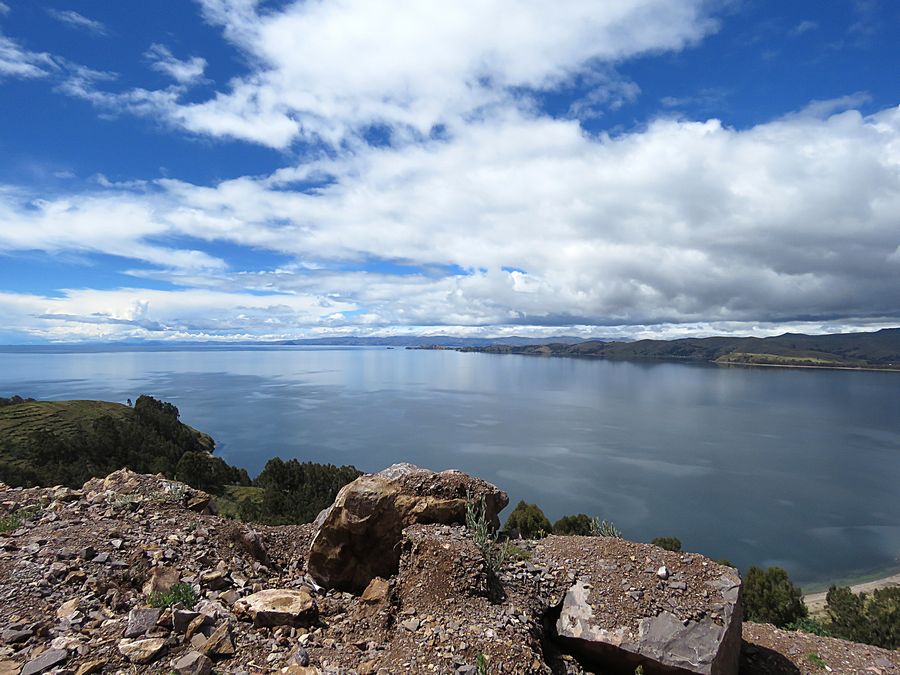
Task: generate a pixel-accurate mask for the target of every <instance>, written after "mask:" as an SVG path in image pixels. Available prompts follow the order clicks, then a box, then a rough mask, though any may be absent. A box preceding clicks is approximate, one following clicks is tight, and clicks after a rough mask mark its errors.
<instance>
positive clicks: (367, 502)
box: [308, 464, 509, 593]
mask: <svg viewBox="0 0 900 675" xmlns="http://www.w3.org/2000/svg"><path fill="white" fill-rule="evenodd" d="M467 495H471V496H472V497H473V498H475V499H480V498H481V497H484V502H485V513H486V516H487V517H488V518H489V519H490V520H491V521H492V522H493V523H494V526H495V527H499V524H500V521H499V518H498V514H499V512H500V511H501V510H502V509H503V508H504V507H505V506H506V505H507V504H508V503H509V498H508V497H507V495H506V493H505V492H503V491H502V490H500V489H499V488H498V487H496V486H495V485H492V484H490V483H488V482H486V481H483V480H481V479H479V478H473V477H472V476H468V475H466V474H464V473H462V472H460V471H442V472H440V473H435V472H434V471H429V470H428V469H421V468H419V467H417V466H414V465H412V464H395V465H393V466H391V467H388V468H387V469H385V470H384V471H382V472H380V473H377V474H373V475H368V476H361V477H360V478H357V479H356V480H355V481H353V482H352V483H350V484H348V485H345V486H344V487H343V488H342V489H341V491H340V492H339V493H338V495H337V498H336V499H335V501H334V504H333V505H332V506H331V507H329V508H328V509H327V510H326V511H323V512H322V513H321V514H320V515H319V517H318V518H317V519H316V525H317V529H316V533H315V535H314V537H313V542H312V546H311V548H310V553H309V561H308V569H309V573H310V574H311V575H312V577H313V578H314V579H315V580H316V581H317V582H318V583H319V584H321V585H322V586H325V587H326V588H339V589H341V590H348V591H352V592H355V593H360V592H362V591H363V589H365V588H366V586H367V585H368V584H369V582H370V581H371V580H372V579H374V578H375V577H383V578H388V577H390V576H391V575H393V574H395V573H396V572H397V567H398V564H399V561H400V551H399V549H398V544H399V543H400V540H401V537H402V532H403V528H405V527H408V526H410V525H414V524H433V523H439V524H452V523H464V522H465V514H466V499H467Z"/></svg>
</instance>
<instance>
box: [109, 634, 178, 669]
mask: <svg viewBox="0 0 900 675" xmlns="http://www.w3.org/2000/svg"><path fill="white" fill-rule="evenodd" d="M165 646H166V640H165V638H148V639H146V640H129V639H127V638H125V639H123V640H119V645H118V647H119V653H120V654H121V655H122V656H124V657H125V658H126V659H128V660H129V661H130V662H131V663H136V664H139V665H145V664H147V663H152V662H153V661H154V660H156V658H157V657H158V656H159V655H160V654H161V653H162V650H163V648H164V647H165Z"/></svg>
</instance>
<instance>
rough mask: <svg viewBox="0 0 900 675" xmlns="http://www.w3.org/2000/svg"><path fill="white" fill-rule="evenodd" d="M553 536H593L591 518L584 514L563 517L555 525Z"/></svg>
mask: <svg viewBox="0 0 900 675" xmlns="http://www.w3.org/2000/svg"><path fill="white" fill-rule="evenodd" d="M553 534H564V535H573V534H574V535H581V536H585V537H589V536H590V535H591V517H590V516H588V515H585V514H583V513H579V514H578V515H576V516H563V517H562V518H560V519H559V520H557V521H556V522H555V523H553Z"/></svg>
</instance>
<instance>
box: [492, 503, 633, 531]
mask: <svg viewBox="0 0 900 675" xmlns="http://www.w3.org/2000/svg"><path fill="white" fill-rule="evenodd" d="M505 529H506V531H507V532H510V533H513V532H514V533H517V534H518V535H519V536H520V537H523V538H524V539H542V538H543V537H546V536H547V535H548V534H560V535H580V536H585V537H597V536H599V537H618V538H621V536H622V533H621V532H619V530H617V529H616V527H615V526H614V525H613V524H612V523H610V522H607V521H605V520H603V521H601V520H600V519H599V518H591V517H590V516H588V515H586V514H584V513H579V514H577V515H574V516H563V517H562V518H560V519H559V520H557V521H556V522H555V523H553V524H552V525H551V524H550V521H549V520H548V519H547V516H545V515H544V512H543V511H542V510H541V508H540V507H539V506H538V505H537V504H528V503H526V502H525V501H520V502H519V503H518V504H516V508H514V509H513V511H512V513H510V514H509V518H507V519H506V526H505Z"/></svg>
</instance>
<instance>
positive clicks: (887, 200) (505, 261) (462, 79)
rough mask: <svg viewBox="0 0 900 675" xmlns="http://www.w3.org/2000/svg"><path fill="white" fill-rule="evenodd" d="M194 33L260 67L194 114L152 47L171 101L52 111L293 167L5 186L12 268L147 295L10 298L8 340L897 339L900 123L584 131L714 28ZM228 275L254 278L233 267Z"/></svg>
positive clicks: (229, 27) (370, 16)
mask: <svg viewBox="0 0 900 675" xmlns="http://www.w3.org/2000/svg"><path fill="white" fill-rule="evenodd" d="M202 7H203V16H204V18H205V19H206V21H208V22H210V23H211V24H213V25H215V26H217V27H219V28H220V29H221V30H222V32H223V35H224V37H225V39H226V40H227V41H228V42H229V43H230V44H231V45H233V46H234V47H236V48H237V49H239V50H240V53H241V54H242V56H243V58H245V59H246V61H247V63H248V72H247V73H245V74H241V75H238V76H235V77H233V78H232V79H231V80H230V81H229V82H228V83H227V84H226V85H225V86H219V87H218V88H217V89H216V91H215V93H214V94H213V95H212V96H211V97H207V98H206V99H202V98H200V99H195V100H194V102H185V100H184V98H183V97H184V93H185V91H186V90H187V87H188V86H189V85H191V84H193V83H195V82H197V81H199V80H201V79H202V78H203V77H204V76H205V72H206V66H207V62H206V60H205V59H204V58H203V57H199V56H193V57H191V58H189V59H187V60H180V59H178V58H176V57H175V56H173V54H172V52H171V51H170V50H169V49H168V48H167V47H165V46H163V45H161V44H153V45H152V46H151V47H150V49H149V51H147V52H146V58H147V59H148V60H149V61H150V63H151V66H152V67H153V68H155V69H157V70H159V71H160V72H163V73H165V74H167V75H169V76H171V77H172V78H173V79H174V80H175V84H174V85H172V86H171V87H169V88H167V89H163V90H151V89H120V90H116V89H113V88H111V85H112V84H114V82H115V80H113V79H112V75H111V74H107V73H99V72H96V71H90V70H88V69H79V68H77V67H75V66H73V65H72V64H68V65H67V66H66V69H65V70H66V73H65V74H64V75H62V76H61V77H63V79H64V81H63V83H62V84H61V85H60V89H61V90H62V91H64V92H65V93H67V94H69V95H72V96H76V97H80V98H84V99H87V100H89V101H90V102H91V103H92V104H94V105H96V106H98V107H100V108H104V109H115V110H118V111H122V112H130V113H135V114H138V115H153V116H156V117H159V118H160V119H164V120H166V121H167V122H168V124H170V125H172V126H175V127H178V128H179V129H181V130H182V131H187V132H191V133H195V134H201V135H205V136H213V137H218V138H231V139H240V140H241V141H242V142H250V143H255V144H259V145H263V146H267V147H273V148H278V149H283V150H286V151H289V150H295V151H297V152H295V153H293V154H292V153H291V152H286V154H285V155H284V162H283V164H284V165H283V166H282V167H281V168H279V169H277V170H275V171H272V172H270V173H268V174H267V175H261V176H239V177H236V178H233V179H229V180H223V181H220V182H217V183H215V184H210V185H198V184H193V183H191V182H188V181H185V180H180V179H178V178H177V177H173V178H166V179H152V180H151V179H144V180H138V181H131V182H128V183H112V182H110V181H108V180H106V179H105V178H103V177H99V178H98V179H97V181H96V182H95V184H94V186H93V187H92V188H90V189H83V190H81V191H78V192H73V193H66V194H56V195H42V194H36V193H34V192H33V191H32V190H29V189H28V188H26V187H23V186H17V185H8V186H0V255H2V253H3V252H6V253H7V254H10V255H13V254H16V253H21V252H28V251H35V250H37V251H44V252H47V253H50V254H61V253H73V252H74V253H77V254H79V255H85V256H88V257H90V256H96V255H101V254H102V255H108V256H116V257H117V258H118V259H120V260H121V261H122V265H121V269H122V271H124V272H125V273H126V274H128V275H129V277H130V278H131V279H133V280H134V283H133V284H128V285H124V286H123V287H122V288H112V289H85V288H80V287H79V286H78V285H72V286H71V287H70V288H65V289H60V292H59V293H57V294H55V295H47V296H45V295H41V294H34V293H32V294H17V293H2V294H0V320H3V321H4V322H5V324H6V325H8V326H18V327H20V330H21V331H23V332H24V333H26V334H27V335H28V336H31V337H34V338H44V339H101V338H102V339H114V338H121V337H155V338H156V337H160V338H185V337H194V338H216V337H229V338H235V337H240V338H248V337H266V338H289V337H296V336H302V335H315V334H321V333H339V332H344V333H347V332H352V333H357V334H360V333H370V334H385V333H403V332H417V331H429V332H442V333H458V334H468V335H474V334H482V335H483V334H514V333H530V334H534V335H552V334H560V333H570V332H574V333H579V334H584V335H588V334H606V335H621V336H629V335H648V334H654V335H665V336H678V335H681V334H685V333H691V332H693V333H704V334H709V333H715V332H755V333H758V334H771V333H773V332H780V329H783V328H786V327H792V328H796V327H801V328H802V327H803V326H807V327H811V328H812V329H813V330H829V329H831V330H835V329H839V330H840V329H846V328H859V327H880V326H882V325H890V324H896V323H897V322H900V287H898V279H900V220H898V214H900V108H897V107H893V108H887V109H884V110H881V111H880V112H877V113H875V114H870V115H864V114H862V113H861V112H859V111H858V110H857V109H856V108H857V107H858V106H859V105H861V103H863V102H864V99H863V98H862V97H860V96H848V97H845V98H842V99H838V100H834V101H821V102H813V103H811V104H810V105H809V106H808V107H807V108H804V109H803V110H799V111H794V112H791V113H789V114H786V115H784V116H783V117H780V118H778V119H774V120H771V121H768V122H765V123H762V124H758V125H756V126H753V127H751V128H747V129H735V128H731V127H729V126H728V125H727V124H726V123H723V122H722V121H720V120H718V119H705V120H690V119H685V118H682V117H671V116H665V115H663V116H661V117H659V118H656V119H653V120H651V121H649V122H648V123H647V124H646V125H644V126H642V127H640V128H636V129H633V130H631V131H627V132H620V133H618V134H616V135H609V134H591V133H588V132H586V131H585V127H584V124H583V122H584V120H585V119H588V118H591V116H593V115H596V114H602V111H603V109H604V107H613V106H616V105H622V104H623V103H625V102H627V101H628V100H629V99H630V98H634V97H636V96H638V95H639V91H640V89H639V84H638V83H631V82H628V81H627V80H625V79H624V78H622V77H621V76H619V75H618V74H617V72H616V66H617V64H619V63H621V62H622V61H624V60H627V59H630V58H634V57H635V56H638V55H643V54H648V53H655V52H660V51H678V50H681V49H685V48H689V46H690V45H692V44H694V43H696V41H698V40H701V39H703V38H704V36H706V35H708V34H710V33H711V32H712V31H715V30H716V26H717V24H716V22H715V21H714V20H713V18H711V16H710V14H709V4H708V3H703V2H700V1H699V0H698V1H696V2H693V1H685V2H678V3H675V2H670V1H668V0H665V1H662V0H628V1H622V2H615V3H606V4H598V3H596V2H580V1H574V2H570V3H565V4H563V5H559V4H558V3H550V2H532V3H527V4H526V5H522V4H521V3H513V4H511V3H508V2H505V1H501V0H496V1H493V2H485V1H479V2H461V3H454V4H452V5H449V6H447V5H445V4H442V5H441V9H442V11H441V12H438V11H436V10H435V7H434V6H432V3H429V2H421V1H418V2H408V3H403V2H401V3H399V4H397V3H395V2H391V3H387V4H386V3H382V2H380V0H375V1H372V0H370V1H368V2H362V1H357V0H341V1H339V2H331V3H319V2H305V3H293V4H289V5H287V6H286V7H285V8H283V9H282V10H280V11H267V12H265V11H262V10H261V9H260V8H259V7H258V6H257V4H256V3H255V2H253V1H252V0H203V2H202ZM3 44H4V43H2V42H0V74H2V73H3V72H5V71H4V70H3V68H4V65H3V64H4V63H12V64H19V65H18V66H7V68H8V69H9V70H10V71H11V70H12V68H14V67H18V68H19V69H20V72H19V73H18V75H19V76H20V77H38V76H41V75H44V76H46V75H47V74H48V73H49V72H50V70H51V68H52V64H53V63H54V60H53V57H51V56H49V55H41V54H33V53H29V52H24V51H22V48H21V47H20V46H18V45H17V43H14V42H11V43H10V44H11V45H12V46H11V47H9V49H10V50H16V49H17V50H19V51H18V52H15V51H9V54H10V56H7V57H4V54H5V52H4V51H3ZM4 58H6V61H4ZM29 59H30V60H29ZM43 59H46V61H44V60H43ZM28 67H31V68H33V69H35V70H34V72H33V73H31V74H29V71H28V70H27V68H28ZM23 68H24V69H25V70H21V69H23ZM575 81H577V82H578V90H579V92H580V93H581V94H582V96H581V98H580V99H579V100H580V102H579V104H578V105H575V104H573V105H572V106H571V107H570V109H569V110H568V112H567V114H565V115H556V116H553V115H551V114H549V113H547V112H546V111H544V110H543V109H542V108H541V106H540V105H538V103H537V97H538V96H539V95H540V94H542V93H547V92H558V91H571V89H572V87H573V86H574V85H573V83H574V82H575ZM585 83H588V85H585ZM669 107H672V106H669ZM664 109H665V104H664ZM374 131H377V132H378V133H377V136H378V137H379V139H380V140H379V142H374V141H372V139H371V134H372V133H374ZM292 156H294V157H296V156H300V157H302V159H294V160H292V159H290V157H292ZM229 247H230V248H229ZM232 249H237V250H241V251H245V252H248V253H250V254H253V255H248V256H245V257H244V259H243V260H236V259H234V257H233V256H229V255H228V254H227V253H223V252H222V251H224V250H232ZM255 257H258V258H259V260H261V261H262V262H260V264H258V265H255V266H254V265H253V264H252V262H248V261H252V260H253V259H254V258H255ZM271 260H277V262H271ZM151 282H152V284H153V285H154V287H153V290H150V289H148V288H143V287H142V284H150V283H151ZM160 288H162V289H168V290H160Z"/></svg>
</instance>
